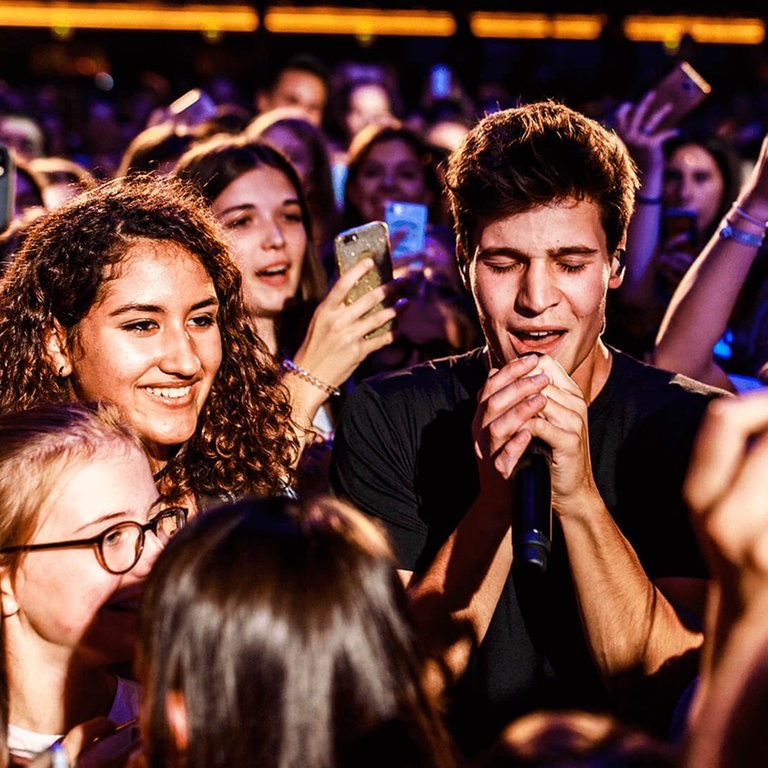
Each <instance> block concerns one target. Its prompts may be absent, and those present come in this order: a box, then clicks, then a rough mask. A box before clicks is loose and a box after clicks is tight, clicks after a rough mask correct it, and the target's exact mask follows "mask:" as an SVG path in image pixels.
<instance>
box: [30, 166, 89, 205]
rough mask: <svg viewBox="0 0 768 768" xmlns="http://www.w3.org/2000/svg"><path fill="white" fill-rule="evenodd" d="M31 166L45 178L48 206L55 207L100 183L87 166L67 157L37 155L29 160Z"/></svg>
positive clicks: (44, 197)
mask: <svg viewBox="0 0 768 768" xmlns="http://www.w3.org/2000/svg"><path fill="white" fill-rule="evenodd" d="M29 168H30V169H31V170H32V171H33V172H35V173H37V174H38V175H39V176H40V177H41V178H42V179H43V183H44V187H43V199H44V201H45V205H46V207H47V208H55V207H56V206H57V205H59V204H60V203H63V202H64V201H65V200H69V198H71V197H74V196H75V195H78V194H80V192H87V191H88V190H90V189H95V188H96V186H97V184H98V182H97V181H96V178H95V177H94V175H93V174H92V173H91V172H90V171H89V170H88V169H87V168H86V167H85V166H83V165H80V163H77V162H75V161H74V160H70V159H69V158H66V157H37V158H34V159H32V160H30V161H29Z"/></svg>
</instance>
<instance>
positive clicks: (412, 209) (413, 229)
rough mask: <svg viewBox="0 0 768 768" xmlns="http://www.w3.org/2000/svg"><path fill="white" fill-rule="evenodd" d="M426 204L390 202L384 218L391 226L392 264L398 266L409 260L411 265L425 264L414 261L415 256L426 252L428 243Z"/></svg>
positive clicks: (408, 262) (388, 225)
mask: <svg viewBox="0 0 768 768" xmlns="http://www.w3.org/2000/svg"><path fill="white" fill-rule="evenodd" d="M427 216H428V210H427V206H426V205H422V204H421V203H400V202H389V203H387V206H386V208H385V210H384V220H385V221H386V223H387V227H389V233H390V238H391V241H392V266H393V267H395V268H397V267H398V266H401V265H403V263H404V262H407V265H408V266H409V267H418V266H424V264H423V259H422V261H421V264H418V263H417V262H416V261H414V259H413V257H414V256H419V255H421V254H423V253H424V248H425V246H426V244H427Z"/></svg>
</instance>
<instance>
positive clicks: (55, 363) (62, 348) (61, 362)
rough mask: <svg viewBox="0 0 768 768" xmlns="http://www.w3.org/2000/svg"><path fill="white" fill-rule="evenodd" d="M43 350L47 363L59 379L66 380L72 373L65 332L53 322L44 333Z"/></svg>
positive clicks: (56, 322)
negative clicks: (45, 353) (46, 356)
mask: <svg viewBox="0 0 768 768" xmlns="http://www.w3.org/2000/svg"><path fill="white" fill-rule="evenodd" d="M45 349H46V352H47V353H48V361H49V362H50V364H51V367H52V368H53V369H54V371H55V372H56V375H57V376H59V377H61V378H66V377H67V376H69V375H70V374H71V373H72V363H71V362H70V355H69V346H68V344H67V334H66V331H65V330H64V329H63V328H62V327H61V325H59V323H58V321H56V320H54V321H53V323H52V325H51V326H49V328H48V330H47V331H46V338H45Z"/></svg>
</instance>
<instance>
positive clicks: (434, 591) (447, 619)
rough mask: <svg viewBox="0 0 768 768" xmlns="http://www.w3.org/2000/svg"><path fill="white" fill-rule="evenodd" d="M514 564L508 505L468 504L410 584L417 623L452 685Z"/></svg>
mask: <svg viewBox="0 0 768 768" xmlns="http://www.w3.org/2000/svg"><path fill="white" fill-rule="evenodd" d="M511 565H512V542H511V536H510V524H509V509H508V507H507V508H498V509H496V510H495V511H494V512H493V513H490V514H489V510H488V508H487V507H486V508H484V506H483V504H482V502H481V501H479V500H478V501H477V502H475V504H474V505H473V506H472V507H471V508H470V509H469V511H468V512H467V514H466V515H465V516H464V518H463V519H462V521H461V523H460V524H459V526H458V527H457V528H456V530H455V531H454V532H453V533H452V534H451V536H450V537H449V538H448V539H447V541H446V542H445V544H444V545H443V546H442V547H441V548H440V550H439V552H438V553H437V555H436V557H435V559H434V561H433V562H432V564H431V565H430V567H429V569H428V570H427V571H426V572H425V573H424V574H422V575H420V576H414V578H413V579H412V580H411V583H410V585H409V587H408V593H409V596H410V598H411V603H412V607H413V614H414V618H415V621H416V625H417V628H418V630H419V633H420V635H421V637H422V640H423V642H424V643H425V644H426V646H427V649H428V650H429V651H430V653H431V654H432V656H433V657H434V658H435V659H436V660H437V662H438V664H439V665H440V666H441V667H442V677H443V681H442V682H443V683H444V684H445V685H450V684H451V683H453V682H455V681H456V680H457V679H458V678H459V677H460V676H461V675H462V674H463V673H464V671H465V670H466V669H467V666H468V664H469V660H470V657H471V655H472V653H473V652H474V650H475V649H476V648H477V647H478V646H479V645H480V643H481V642H482V640H483V637H484V636H485V633H486V631H487V629H488V625H489V624H490V622H491V618H492V617H493V614H494V611H495V610H496V605H497V603H498V601H499V597H500V596H501V592H502V590H503V588H504V584H505V583H506V580H507V576H508V574H509V569H510V567H511Z"/></svg>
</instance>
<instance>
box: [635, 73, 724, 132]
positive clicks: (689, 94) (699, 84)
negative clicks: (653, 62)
mask: <svg viewBox="0 0 768 768" xmlns="http://www.w3.org/2000/svg"><path fill="white" fill-rule="evenodd" d="M711 91H712V87H711V86H710V85H709V83H708V82H707V81H706V80H705V79H704V78H703V77H702V76H701V75H700V74H699V73H698V72H697V71H696V70H695V69H694V68H693V67H692V66H691V65H690V64H689V63H688V62H687V61H681V62H680V63H679V64H677V66H675V68H674V69H672V71H670V72H669V73H668V74H667V75H666V76H665V77H663V78H662V79H661V80H660V81H659V82H658V83H657V84H656V85H655V86H654V87H653V89H652V90H651V92H652V93H653V101H652V102H651V104H650V107H649V112H650V111H655V110H657V109H659V108H660V107H662V106H665V105H669V106H670V109H669V112H668V113H667V114H666V115H665V116H664V118H663V119H662V120H661V121H660V122H659V124H658V125H657V126H656V130H666V129H667V128H674V127H675V126H676V125H678V124H679V123H680V121H681V120H682V119H683V118H684V117H685V116H686V115H687V114H688V113H689V112H691V111H692V110H693V109H694V108H695V107H697V106H698V105H699V104H701V102H702V101H704V99H706V98H707V96H708V95H709V94H710V93H711Z"/></svg>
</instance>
